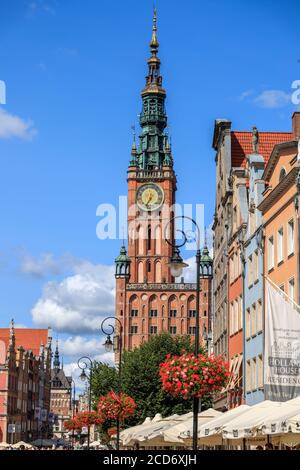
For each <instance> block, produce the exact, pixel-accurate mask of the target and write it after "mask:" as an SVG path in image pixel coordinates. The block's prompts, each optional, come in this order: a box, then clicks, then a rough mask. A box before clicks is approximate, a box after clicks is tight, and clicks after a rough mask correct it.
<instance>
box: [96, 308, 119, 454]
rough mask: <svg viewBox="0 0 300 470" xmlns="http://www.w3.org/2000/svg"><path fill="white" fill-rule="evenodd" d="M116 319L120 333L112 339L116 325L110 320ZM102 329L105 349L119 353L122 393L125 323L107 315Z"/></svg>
mask: <svg viewBox="0 0 300 470" xmlns="http://www.w3.org/2000/svg"><path fill="white" fill-rule="evenodd" d="M110 320H114V321H117V322H118V324H119V334H118V335H116V336H114V338H113V341H112V340H111V335H114V334H115V331H116V327H115V325H112V324H111V323H108V324H107V322H108V321H110ZM101 331H102V333H104V334H105V335H106V340H105V343H104V347H105V350H106V351H108V352H111V351H112V350H114V352H118V353H119V369H118V392H119V393H121V389H122V383H121V372H122V336H123V325H122V322H121V320H120V319H119V318H116V317H106V318H105V319H104V320H103V321H102V323H101ZM116 447H117V450H120V418H119V417H118V418H117V445H116Z"/></svg>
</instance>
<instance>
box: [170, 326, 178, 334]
mask: <svg viewBox="0 0 300 470" xmlns="http://www.w3.org/2000/svg"><path fill="white" fill-rule="evenodd" d="M169 331H170V333H171V335H176V326H170V329H169Z"/></svg>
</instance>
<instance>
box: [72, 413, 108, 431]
mask: <svg viewBox="0 0 300 470" xmlns="http://www.w3.org/2000/svg"><path fill="white" fill-rule="evenodd" d="M100 423H101V420H100V418H99V416H98V414H97V413H96V412H95V411H83V412H81V413H78V414H77V415H76V416H74V419H69V420H68V421H65V422H64V427H65V429H68V431H73V430H77V431H79V430H81V429H82V428H84V427H87V428H89V427H91V426H92V425H93V424H100Z"/></svg>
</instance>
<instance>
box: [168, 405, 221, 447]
mask: <svg viewBox="0 0 300 470" xmlns="http://www.w3.org/2000/svg"><path fill="white" fill-rule="evenodd" d="M220 414H221V412H220V411H217V410H214V409H213V408H208V409H207V410H205V411H202V412H201V413H198V427H200V426H201V425H202V424H204V423H206V422H208V421H211V420H212V419H213V418H215V417H216V416H219V415H220ZM185 416H186V418H185V419H184V420H183V421H182V422H180V423H178V424H176V425H175V426H172V427H170V428H169V429H167V430H165V431H164V433H163V435H164V440H165V441H167V442H175V443H181V444H187V442H190V441H191V440H192V436H193V413H188V414H187V415H185Z"/></svg>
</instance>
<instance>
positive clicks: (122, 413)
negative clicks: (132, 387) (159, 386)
mask: <svg viewBox="0 0 300 470" xmlns="http://www.w3.org/2000/svg"><path fill="white" fill-rule="evenodd" d="M135 408H136V404H135V401H134V400H133V398H131V397H130V396H129V395H126V394H125V393H120V394H117V393H115V392H114V391H111V392H109V393H107V394H106V395H104V396H101V397H100V399H99V403H98V415H99V418H100V420H101V421H102V422H104V421H109V420H116V419H118V418H119V420H120V421H124V420H125V419H126V418H129V416H132V415H133V414H134V412H135Z"/></svg>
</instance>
